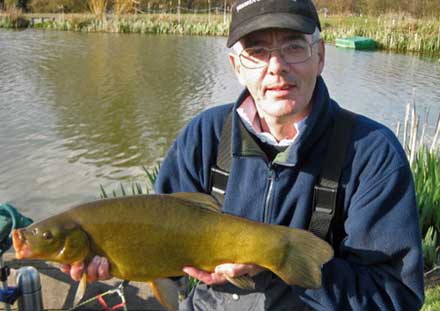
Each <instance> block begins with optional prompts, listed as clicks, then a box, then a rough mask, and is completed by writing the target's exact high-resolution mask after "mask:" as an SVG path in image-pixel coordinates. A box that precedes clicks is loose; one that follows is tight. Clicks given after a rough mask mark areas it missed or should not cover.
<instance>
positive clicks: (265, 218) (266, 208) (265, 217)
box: [263, 164, 275, 223]
mask: <svg viewBox="0 0 440 311" xmlns="http://www.w3.org/2000/svg"><path fill="white" fill-rule="evenodd" d="M268 180H269V185H268V187H267V192H266V198H265V199H264V214H263V222H265V223H268V222H269V208H270V202H271V198H272V191H273V182H274V180H275V171H274V170H273V168H272V164H269V176H268Z"/></svg>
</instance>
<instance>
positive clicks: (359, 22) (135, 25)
mask: <svg viewBox="0 0 440 311" xmlns="http://www.w3.org/2000/svg"><path fill="white" fill-rule="evenodd" d="M229 20H230V16H229V15H223V14H180V15H178V14H168V13H160V14H126V15H110V14H107V15H103V16H100V17H97V16H95V15H92V14H79V13H78V14H62V13H61V14H21V13H19V12H18V13H17V12H11V13H4V12H3V13H0V28H7V29H24V28H35V29H48V30H61V31H76V32H110V33H142V34H144V33H150V34H172V35H196V36H227V34H228V31H229ZM321 24H322V25H323V31H322V38H323V39H324V40H325V41H326V42H327V43H332V44H334V43H335V41H336V39H337V38H341V37H348V36H364V37H369V38H372V39H373V40H374V41H376V43H377V47H378V50H383V51H392V52H398V53H411V54H417V55H420V56H428V57H433V58H437V57H439V56H440V21H438V20H435V19H414V18H411V17H408V16H405V15H398V14H388V15H383V16H379V17H371V16H343V15H340V16H339V15H335V16H328V17H325V16H323V17H321Z"/></svg>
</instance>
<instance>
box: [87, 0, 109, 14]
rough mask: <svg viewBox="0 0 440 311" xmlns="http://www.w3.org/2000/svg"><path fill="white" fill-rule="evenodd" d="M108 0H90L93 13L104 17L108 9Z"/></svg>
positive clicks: (89, 4) (89, 5)
mask: <svg viewBox="0 0 440 311" xmlns="http://www.w3.org/2000/svg"><path fill="white" fill-rule="evenodd" d="M107 4H108V0H88V7H89V10H90V12H91V13H92V14H94V15H95V16H96V17H99V18H102V17H103V16H104V14H105V13H106V10H107Z"/></svg>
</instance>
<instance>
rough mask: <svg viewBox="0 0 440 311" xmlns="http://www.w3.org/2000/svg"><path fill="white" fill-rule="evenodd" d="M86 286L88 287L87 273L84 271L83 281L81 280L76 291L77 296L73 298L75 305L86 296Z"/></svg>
mask: <svg viewBox="0 0 440 311" xmlns="http://www.w3.org/2000/svg"><path fill="white" fill-rule="evenodd" d="M86 287H87V273H85V272H84V273H83V275H82V277H81V281H79V284H78V288H77V290H76V293H75V298H74V299H73V305H74V306H76V305H77V304H78V303H79V302H80V301H81V299H82V298H83V297H84V294H85V293H86Z"/></svg>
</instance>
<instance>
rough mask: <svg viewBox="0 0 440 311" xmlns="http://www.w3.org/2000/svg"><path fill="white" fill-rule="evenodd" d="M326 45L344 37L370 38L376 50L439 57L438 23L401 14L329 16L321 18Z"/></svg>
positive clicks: (439, 24) (439, 33)
mask: <svg viewBox="0 0 440 311" xmlns="http://www.w3.org/2000/svg"><path fill="white" fill-rule="evenodd" d="M321 22H322V25H323V29H324V31H323V37H324V38H325V40H326V41H327V42H334V41H335V40H336V38H339V37H344V36H365V37H370V38H372V39H374V40H375V41H376V42H377V43H378V45H379V48H380V49H384V50H392V51H397V52H414V53H420V54H425V55H431V56H439V55H440V20H438V19H414V18H411V17H408V16H405V15H398V14H392V15H383V16H380V17H367V16H366V17H359V16H356V17H355V16H329V17H323V18H321Z"/></svg>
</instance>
